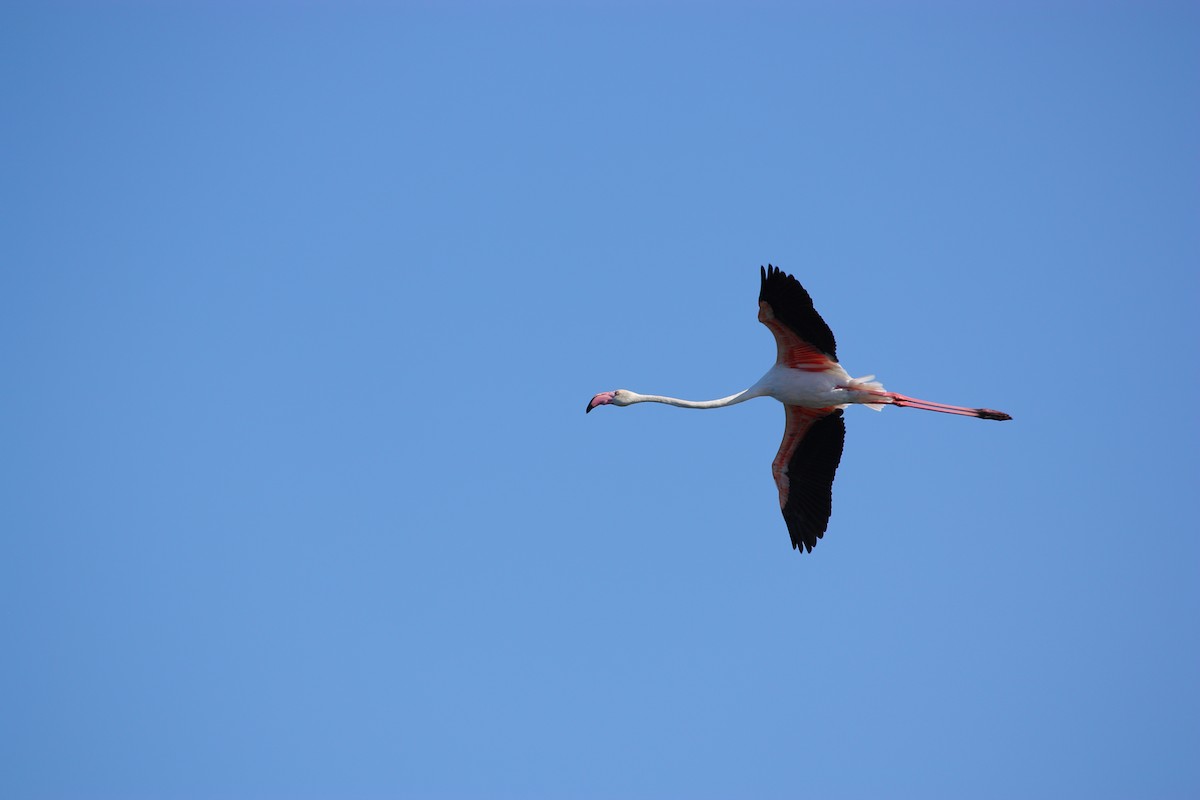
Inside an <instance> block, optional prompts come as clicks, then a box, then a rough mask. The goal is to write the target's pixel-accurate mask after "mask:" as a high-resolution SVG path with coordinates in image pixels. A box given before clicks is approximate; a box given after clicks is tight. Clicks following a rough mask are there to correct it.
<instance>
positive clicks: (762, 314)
mask: <svg viewBox="0 0 1200 800" xmlns="http://www.w3.org/2000/svg"><path fill="white" fill-rule="evenodd" d="M760 269H761V271H762V289H761V290H760V291H759V293H758V321H759V322H761V323H762V324H764V325H766V326H767V327H768V328H770V329H771V333H773V334H775V344H776V345H778V347H779V355H778V358H777V361H778V362H779V363H780V364H783V365H785V366H789V367H794V368H796V369H805V370H810V371H814V372H820V371H822V370H824V369H825V368H826V367H828V366H829V362H831V361H832V362H836V361H837V342H835V341H834V339H833V331H831V330H829V326H828V325H826V324H825V320H823V319H821V315H820V314H818V313H817V310H816V309H815V308H813V301H812V298H811V297H809V296H808V292H806V291H805V290H804V287H803V286H801V285H800V281H798V280H796V279H795V278H793V277H792V276H791V275H788V274H787V273H785V272H784V271H783V270H781V269H780V268H779V267H773V266H771V265H770V264H768V265H767V266H765V267H761V268H760Z"/></svg>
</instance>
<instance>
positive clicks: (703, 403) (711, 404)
mask: <svg viewBox="0 0 1200 800" xmlns="http://www.w3.org/2000/svg"><path fill="white" fill-rule="evenodd" d="M629 393H630V394H631V395H633V397H632V398H631V399H630V400H629V402H628V403H627V404H626V405H633V404H634V403H666V404H667V405H669V406H679V407H680V408H724V407H725V406H732V405H735V404H737V403H741V402H742V401H744V400H749V399H750V398H752V397H758V396H759V394H758V392H756V391H754V390H753V389H747V390H745V391H744V392H738V393H737V394H731V395H729V397H722V398H720V399H717V400H680V399H679V398H678V397H663V396H662V395H657V394H638V393H637V392H629Z"/></svg>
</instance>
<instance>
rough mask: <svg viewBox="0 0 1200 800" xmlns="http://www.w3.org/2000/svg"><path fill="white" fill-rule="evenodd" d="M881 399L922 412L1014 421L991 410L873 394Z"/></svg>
mask: <svg viewBox="0 0 1200 800" xmlns="http://www.w3.org/2000/svg"><path fill="white" fill-rule="evenodd" d="M872 394H878V395H880V396H881V397H887V398H890V400H891V404H892V405H894V406H900V407H901V408H919V409H921V410H922V411H938V412H940V413H942V414H959V415H960V416H964V417H977V418H979V419H995V420H1006V419H1012V417H1010V416H1009V415H1008V414H1005V413H1004V412H1003V411H994V410H992V409H990V408H965V407H963V406H951V405H947V404H946V403H935V402H933V401H932V400H918V399H917V398H915V397H909V396H907V395H903V394H896V393H895V392H873V393H872Z"/></svg>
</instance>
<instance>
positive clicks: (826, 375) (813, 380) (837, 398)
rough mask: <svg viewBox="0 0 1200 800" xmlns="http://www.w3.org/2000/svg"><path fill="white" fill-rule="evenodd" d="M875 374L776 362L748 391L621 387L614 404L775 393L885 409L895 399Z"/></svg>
mask: <svg viewBox="0 0 1200 800" xmlns="http://www.w3.org/2000/svg"><path fill="white" fill-rule="evenodd" d="M874 378H875V376H874V375H867V376H866V377H863V378H851V377H850V375H849V373H847V372H846V370H844V369H842V367H841V365H839V364H833V365H832V366H831V367H829V368H827V369H824V370H821V371H819V372H811V371H808V370H803V369H794V368H792V367H787V366H784V365H782V364H775V366H773V367H771V368H770V369H769V370H767V374H766V375H763V376H762V377H761V378H759V379H758V381H756V382H755V384H754V385H753V386H751V387H750V388H749V389H747V390H746V391H744V392H738V393H737V394H732V395H730V396H729V397H722V398H719V399H717V400H681V399H679V398H677V397H663V396H662V395H654V394H638V393H637V392H631V391H629V390H628V389H618V390H617V391H616V392H614V393H613V394H614V396H613V398H612V404H613V405H615V406H628V405H633V404H634V403H666V404H667V405H671V406H679V407H680V408H720V407H722V406H731V405H733V404H735V403H741V402H743V401H745V400H750V399H752V398H755V397H774V398H775V399H776V400H778V401H779V402H781V403H783V404H784V405H789V406H801V407H803V408H831V407H832V408H845V407H846V406H848V405H850V404H852V403H861V404H865V405H866V406H867V407H868V408H871V409H874V410H876V411H881V410H882V409H883V407H884V405H886V404H888V403H890V402H891V398H889V397H887V396H886V395H883V386H882V384H880V383H878V382H876V381H875V380H874Z"/></svg>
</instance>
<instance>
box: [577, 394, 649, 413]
mask: <svg viewBox="0 0 1200 800" xmlns="http://www.w3.org/2000/svg"><path fill="white" fill-rule="evenodd" d="M635 397H637V395H636V394H634V393H633V392H631V391H629V390H628V389H617V390H616V391H615V392H601V393H600V394H598V395H596V396H595V397H593V398H592V399H591V400H589V401H588V404H587V409H586V410H585V411H584V413H585V414H587V413H590V412H591V410H592V409H593V408H596V407H597V406H607V405H614V406H627V405H629V404H630V403H633V402H635V400H634V398H635Z"/></svg>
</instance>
